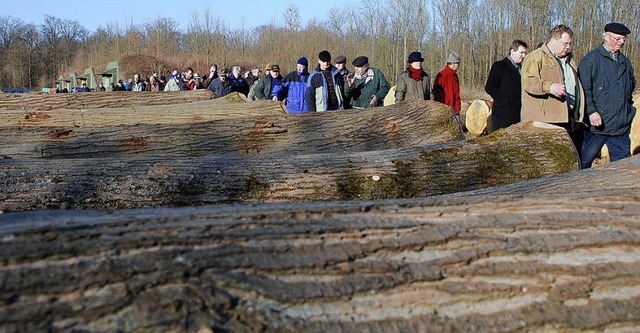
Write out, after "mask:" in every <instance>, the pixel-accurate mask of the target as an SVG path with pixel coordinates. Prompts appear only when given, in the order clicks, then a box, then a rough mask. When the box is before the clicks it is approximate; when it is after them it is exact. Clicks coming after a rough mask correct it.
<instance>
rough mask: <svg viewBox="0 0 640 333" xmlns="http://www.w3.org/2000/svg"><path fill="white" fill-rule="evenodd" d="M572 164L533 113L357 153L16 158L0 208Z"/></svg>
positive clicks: (235, 196) (400, 187)
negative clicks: (516, 120)
mask: <svg viewBox="0 0 640 333" xmlns="http://www.w3.org/2000/svg"><path fill="white" fill-rule="evenodd" d="M454 122H455V120H454ZM578 165H579V164H578V158H577V154H576V152H575V150H574V148H573V144H572V143H571V140H570V138H569V136H568V135H567V134H566V131H565V130H564V129H562V128H560V127H556V126H550V125H546V124H542V123H530V122H527V123H521V124H518V125H516V126H511V127H509V128H508V129H505V130H501V131H497V132H495V133H493V134H492V135H489V136H486V137H482V138H478V139H475V140H473V141H458V142H450V143H448V144H440V145H430V146H416V147H407V148H402V149H388V150H379V151H367V152H356V153H341V152H340V153H331V154H314V155H298V156H286V157H285V156H274V157H253V158H249V157H244V158H230V157H219V158H197V159H175V158H173V159H169V158H164V157H163V158H146V159H140V158H137V159H131V158H123V159H114V158H109V159H102V158H100V159H68V160H34V159H17V160H4V161H2V162H0V187H1V188H3V191H2V192H0V209H4V210H7V211H21V210H39V209H48V208H74V209H94V208H138V207H167V206H185V205H202V204H217V203H233V202H282V201H316V200H352V199H389V198H409V197H420V196H427V195H434V194H442V193H452V192H458V191H466V190H472V189H479V188H485V187H490V186H497V185H503V184H509V183H515V182H518V181H523V180H527V179H534V178H539V177H543V176H548V175H554V174H559V173H564V172H568V171H572V170H577V169H578V168H579V166H578Z"/></svg>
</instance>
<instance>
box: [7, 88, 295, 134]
mask: <svg viewBox="0 0 640 333" xmlns="http://www.w3.org/2000/svg"><path fill="white" fill-rule="evenodd" d="M283 113H284V110H283V106H282V103H281V102H273V101H255V102H253V103H246V102H245V101H244V100H243V99H242V98H241V97H240V96H239V95H238V93H232V94H228V95H226V96H224V97H223V98H216V99H213V100H207V101H200V102H193V103H183V104H165V105H152V106H130V107H124V108H115V107H114V108H98V109H82V110H72V109H57V110H50V111H33V110H27V111H22V110H21V111H13V110H12V111H7V110H3V111H0V124H2V126H17V127H18V126H19V127H65V128H72V129H74V128H81V127H108V126H119V125H137V124H155V125H160V124H163V125H170V124H191V123H197V122H204V121H211V120H225V119H226V120H229V119H237V118H243V117H255V116H256V115H279V114H283Z"/></svg>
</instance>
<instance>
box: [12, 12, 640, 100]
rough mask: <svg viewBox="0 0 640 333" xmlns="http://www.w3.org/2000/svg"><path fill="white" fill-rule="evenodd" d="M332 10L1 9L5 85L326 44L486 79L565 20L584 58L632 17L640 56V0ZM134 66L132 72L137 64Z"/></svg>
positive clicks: (284, 60) (287, 65)
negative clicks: (151, 15) (99, 12)
mask: <svg viewBox="0 0 640 333" xmlns="http://www.w3.org/2000/svg"><path fill="white" fill-rule="evenodd" d="M328 13H329V14H328V16H327V17H325V18H314V19H312V20H311V21H309V22H307V23H306V24H303V23H302V22H301V19H300V14H299V8H298V7H296V6H295V5H290V6H288V7H286V8H284V9H283V11H282V14H281V16H280V17H278V18H276V19H274V20H273V21H272V22H271V23H270V24H266V25H260V26H256V27H251V26H250V22H247V23H246V26H245V25H244V24H243V26H242V27H240V28H234V29H231V28H230V27H229V24H228V23H227V22H225V21H224V19H223V16H224V13H216V12H214V11H212V10H210V9H205V10H203V11H201V12H193V13H192V17H191V19H190V20H189V22H177V21H176V20H174V19H173V18H170V17H167V18H163V17H160V18H157V19H156V20H154V21H151V22H147V23H143V24H133V23H132V22H131V23H127V22H125V23H124V24H121V23H119V22H113V23H109V24H107V25H106V26H100V27H99V28H97V29H96V30H95V31H93V32H90V31H89V30H87V29H86V28H85V27H83V26H82V25H81V24H80V23H79V22H78V21H75V20H67V19H60V18H57V17H54V16H49V15H47V16H45V17H44V21H43V23H42V24H40V25H35V24H33V23H28V22H23V21H22V20H20V19H19V18H15V17H11V16H0V64H2V67H1V68H0V87H5V88H6V87H28V88H38V87H48V86H50V85H51V83H52V82H53V81H54V80H55V79H56V78H58V77H59V76H60V75H61V74H67V73H69V72H76V73H83V72H84V69H85V68H87V67H93V68H94V69H95V70H96V72H99V71H101V70H103V69H104V68H105V67H106V65H107V63H108V62H109V61H113V60H121V59H122V58H123V57H124V56H126V55H142V56H147V57H149V58H153V59H155V61H156V62H157V63H158V65H157V66H158V68H159V69H160V70H163V69H165V68H186V67H193V68H194V69H195V70H196V71H198V72H200V73H207V72H208V70H207V68H208V67H209V65H210V64H212V63H216V64H218V65H219V66H225V67H229V66H231V65H240V66H243V67H250V66H255V65H259V66H264V64H266V63H278V64H280V66H281V68H283V69H284V70H286V71H292V70H294V69H295V62H296V60H297V59H298V58H299V57H301V56H306V57H308V58H309V59H310V67H312V66H315V65H314V64H315V63H316V59H317V54H318V52H320V51H322V50H324V49H326V50H329V51H330V52H331V53H332V55H333V56H336V55H339V54H343V55H345V56H347V58H348V59H349V60H351V59H353V58H355V57H356V56H358V55H366V56H368V57H369V59H370V63H371V65H372V66H374V67H378V68H380V69H381V70H382V71H383V72H384V73H385V75H386V76H387V78H388V79H389V81H390V82H394V81H395V77H396V76H397V74H398V73H399V72H401V71H402V70H403V69H404V67H406V59H407V56H408V54H409V53H411V52H412V51H421V52H423V56H424V58H425V63H424V67H425V69H426V70H427V72H428V73H429V74H430V75H431V76H432V78H433V77H435V74H436V73H437V72H438V71H440V70H441V69H442V68H443V67H444V65H445V59H446V57H447V55H448V54H449V53H450V52H452V51H455V52H457V53H458V54H460V56H461V58H462V64H461V65H462V66H461V68H460V70H459V71H458V75H459V76H460V80H461V83H462V84H463V85H465V86H471V87H480V86H483V85H484V82H485V80H486V77H487V75H488V73H489V68H490V66H491V64H492V63H493V62H494V61H496V60H499V59H501V58H503V57H504V56H505V55H506V54H507V49H508V47H509V45H510V44H511V41H512V40H513V39H515V38H519V39H522V40H524V41H526V42H527V43H528V44H529V47H530V49H533V48H535V47H536V45H538V44H539V43H541V42H544V41H545V40H546V35H547V32H548V31H549V29H550V28H551V27H552V26H554V25H556V24H560V23H563V24H566V25H568V26H569V27H571V28H572V29H573V31H574V45H573V50H572V51H573V54H574V57H575V58H576V60H578V61H579V60H580V59H581V57H582V56H584V55H586V53H588V52H589V51H590V50H591V49H593V48H595V47H596V46H598V45H599V44H600V43H601V42H602V32H603V27H604V25H605V24H606V23H608V22H614V21H615V22H621V23H624V24H625V25H626V26H627V27H629V29H630V30H631V34H630V36H629V39H628V41H627V44H626V45H625V47H624V49H623V50H622V52H623V53H625V54H626V55H627V56H628V57H629V59H630V60H631V62H632V64H633V66H634V68H638V63H639V62H640V59H639V57H638V55H639V50H638V43H637V41H638V33H639V32H640V21H639V20H637V17H639V16H640V6H637V5H636V1H635V0H604V1H603V0H566V1H562V2H552V1H550V0H511V1H506V0H476V1H468V0H450V1H430V0H366V1H364V0H362V1H360V2H359V3H357V4H349V5H345V6H344V7H340V8H331V9H330V10H329V12H328ZM311 69H312V68H311ZM124 71H125V73H127V74H128V75H132V74H133V72H135V71H136V69H135V68H124ZM141 74H143V75H150V74H151V73H141Z"/></svg>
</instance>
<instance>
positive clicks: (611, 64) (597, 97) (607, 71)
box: [578, 45, 636, 136]
mask: <svg viewBox="0 0 640 333" xmlns="http://www.w3.org/2000/svg"><path fill="white" fill-rule="evenodd" d="M578 75H579V76H580V81H581V82H582V85H583V86H584V94H585V100H586V101H585V103H586V108H585V110H586V113H587V115H591V114H593V113H594V112H598V113H599V114H600V117H602V123H603V126H598V127H594V126H592V125H590V124H589V131H590V132H592V133H596V134H602V135H614V136H618V135H628V134H629V131H630V130H631V122H632V121H633V117H634V116H635V114H636V109H635V108H634V107H633V97H632V93H633V91H634V89H635V86H636V79H635V77H634V74H633V67H631V62H629V59H628V58H627V57H625V56H624V55H623V54H622V53H618V61H615V60H614V59H613V57H612V56H611V54H610V53H609V51H607V49H605V48H604V45H600V46H598V47H597V48H596V49H594V50H593V51H591V52H589V53H588V54H587V55H586V56H585V57H584V58H583V59H582V61H581V62H580V65H579V66H578ZM584 118H585V122H588V117H586V116H585V117H584Z"/></svg>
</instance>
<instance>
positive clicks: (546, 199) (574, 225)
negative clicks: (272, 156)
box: [0, 132, 640, 333]
mask: <svg viewBox="0 0 640 333" xmlns="http://www.w3.org/2000/svg"><path fill="white" fill-rule="evenodd" d="M496 133H498V132H496ZM518 189H522V190H526V192H519V190H518ZM639 191H640V158H632V159H627V160H623V161H618V162H615V163H611V164H609V165H607V166H605V167H600V168H593V169H589V170H582V171H579V172H573V173H568V174H564V175H561V176H556V177H550V178H546V179H544V180H542V179H540V180H536V181H533V182H526V183H522V184H518V185H517V186H509V187H507V188H492V189H488V190H483V191H482V193H476V194H473V193H465V194H464V195H462V196H461V195H449V196H440V197H431V198H422V199H413V200H396V201H366V202H359V201H350V202H331V203H310V204H277V205H256V206H237V205H236V206H215V207H199V208H193V207H189V208H177V209H158V210H120V211H84V212H79V211H73V212H72V211H56V212H34V213H15V214H5V215H0V219H2V220H3V223H1V224H0V237H1V240H2V241H1V242H0V258H1V260H2V262H3V266H2V268H0V277H1V279H0V281H1V283H2V288H1V289H0V290H1V292H0V297H1V299H2V301H1V303H0V330H2V331H5V332H30V331H37V330H53V331H58V330H65V331H68V330H72V329H77V330H82V331H87V332H104V331H131V332H167V331H186V332H195V331H196V330H198V329H201V330H203V331H214V332H349V333H351V332H365V331H369V332H434V331H438V332H439V331H445V332H497V331H500V332H512V331H517V332H520V331H546V330H553V331H571V332H573V331H582V330H594V331H606V330H611V331H637V330H639V329H640V309H639V304H640V278H639V276H640V232H639V231H638V230H639V224H640V221H639V220H638V216H640V201H639V200H638V193H639Z"/></svg>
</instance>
